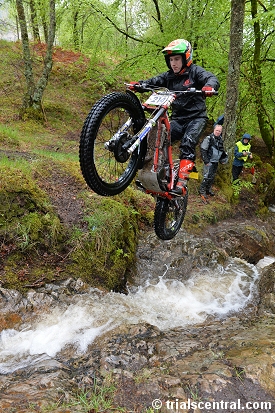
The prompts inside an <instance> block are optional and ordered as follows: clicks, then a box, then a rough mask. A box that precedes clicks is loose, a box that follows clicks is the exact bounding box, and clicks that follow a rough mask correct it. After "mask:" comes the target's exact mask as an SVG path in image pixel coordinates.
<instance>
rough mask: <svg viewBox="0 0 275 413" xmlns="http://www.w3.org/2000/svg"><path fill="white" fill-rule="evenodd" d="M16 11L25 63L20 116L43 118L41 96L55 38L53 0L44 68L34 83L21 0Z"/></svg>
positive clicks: (45, 83) (51, 2)
mask: <svg viewBox="0 0 275 413" xmlns="http://www.w3.org/2000/svg"><path fill="white" fill-rule="evenodd" d="M16 7H17V13H18V18H19V24H20V30H21V38H22V47H23V59H24V63H25V78H26V84H27V88H26V92H25V95H24V98H23V104H22V108H21V111H20V117H21V118H22V117H23V116H24V115H25V114H28V116H32V117H35V118H39V119H42V118H43V110H42V97H43V93H44V90H45V88H46V86H47V84H48V79H49V75H50V73H51V70H52V63H53V61H52V54H53V43H54V39H55V26H56V22H55V0H50V18H49V28H48V35H47V37H48V42H47V51H46V56H45V59H44V68H43V72H42V75H41V76H40V78H39V80H38V81H37V83H36V84H35V82H34V76H33V68H32V60H31V55H30V46H29V37H28V30H27V23H26V17H25V12H24V8H23V1H22V0H16Z"/></svg>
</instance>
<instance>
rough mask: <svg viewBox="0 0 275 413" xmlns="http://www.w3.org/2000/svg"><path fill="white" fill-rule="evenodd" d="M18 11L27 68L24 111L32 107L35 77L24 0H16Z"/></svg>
mask: <svg viewBox="0 0 275 413" xmlns="http://www.w3.org/2000/svg"><path fill="white" fill-rule="evenodd" d="M16 9H17V14H18V21H19V27H20V31H21V41H22V48H23V60H24V66H25V78H26V92H25V94H24V97H23V104H22V110H23V112H24V108H27V107H30V106H31V105H32V98H31V97H32V95H33V92H34V76H33V70H32V61H31V53H30V45H29V36H28V29H27V22H26V16H25V11H24V7H23V0H16Z"/></svg>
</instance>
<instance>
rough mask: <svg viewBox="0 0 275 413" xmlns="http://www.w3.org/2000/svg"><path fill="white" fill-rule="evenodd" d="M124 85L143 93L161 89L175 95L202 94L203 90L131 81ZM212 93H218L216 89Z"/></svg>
mask: <svg viewBox="0 0 275 413" xmlns="http://www.w3.org/2000/svg"><path fill="white" fill-rule="evenodd" d="M124 84H125V85H126V86H127V88H129V89H130V86H131V87H132V88H131V89H130V90H133V89H134V91H136V92H141V93H143V92H160V93H161V91H163V93H172V94H175V95H177V97H178V96H179V95H181V94H186V93H194V94H195V93H198V94H200V95H204V91H202V90H199V89H196V88H194V87H191V88H189V89H187V90H169V89H167V88H165V87H158V86H153V85H152V86H146V87H145V86H143V85H142V84H132V83H124ZM212 94H213V95H218V91H217V90H214V91H213V92H212Z"/></svg>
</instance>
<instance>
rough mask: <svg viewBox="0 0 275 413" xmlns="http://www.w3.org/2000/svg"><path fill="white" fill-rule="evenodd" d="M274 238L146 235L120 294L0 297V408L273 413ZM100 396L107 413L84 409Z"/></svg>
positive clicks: (66, 287) (64, 290)
mask: <svg viewBox="0 0 275 413" xmlns="http://www.w3.org/2000/svg"><path fill="white" fill-rule="evenodd" d="M274 230H275V229H274V224H273V220H272V219H270V220H267V221H265V222H262V221H257V222H253V223H251V222H250V221H249V222H248V221H244V222H241V223H236V222H235V221H233V222H230V221H228V222H226V223H222V224H219V225H216V226H211V227H210V228H209V229H208V230H207V231H206V232H205V233H204V234H202V235H200V236H193V235H190V234H187V233H186V232H185V231H184V230H182V231H181V232H180V233H179V235H178V236H177V237H176V238H175V239H174V240H172V241H165V242H163V241H160V240H158V239H157V238H156V237H155V235H154V234H147V235H146V236H144V237H143V239H142V240H141V241H140V244H139V248H138V251H137V268H136V271H133V273H132V274H130V275H129V285H128V291H127V293H126V294H118V293H114V292H111V293H106V292H103V291H99V290H96V289H90V287H89V286H88V285H86V284H85V283H83V282H82V281H80V280H73V279H68V280H66V281H63V282H62V283H59V284H49V285H46V286H45V287H43V288H38V289H35V290H30V291H29V292H28V293H27V294H24V295H22V294H21V293H19V292H18V291H13V290H5V289H3V288H2V289H1V300H0V306H1V314H2V315H1V319H0V321H1V330H2V333H1V341H0V372H1V375H0V394H1V400H0V410H1V411H3V412H7V413H9V412H20V413H21V412H22V413H25V412H33V411H38V412H40V411H41V412H43V411H51V412H54V413H55V412H79V411H83V412H95V411H103V410H105V411H119V407H121V408H122V407H123V408H124V409H125V411H127V412H130V411H131V412H150V411H151V412H152V411H161V412H166V411H167V412H168V411H183V412H184V411H185V412H199V411H202V412H212V411H220V412H222V411H232V412H235V411H242V412H261V411H262V412H266V411H271V412H273V411H275V381H274V378H275V370H274V365H275V364H274V363H275V360H274V358H275V329H274V317H275V288H274V285H275V283H274V277H275V264H274V263H273V261H274V257H275V247H274ZM264 257H265V258H264ZM267 257H270V258H269V259H268V258H267ZM257 263H258V265H256V264H257ZM113 385H114V388H113V390H112V391H111V390H110V389H111V388H112V386H113ZM104 389H105V390H106V389H109V390H108V391H110V394H107V395H105V396H106V397H105V399H106V400H109V402H110V404H109V405H108V406H109V407H108V406H107V405H105V407H104V409H103V410H102V407H100V408H97V407H96V406H95V405H92V404H91V403H90V404H89V403H88V402H87V403H86V404H85V403H84V402H83V400H82V403H81V402H80V399H81V397H80V396H81V395H82V399H83V397H84V396H83V395H84V394H85V396H87V397H89V395H91V394H92V393H93V392H95V391H98V392H99V394H100V391H103V390H104ZM106 391H107V390H106ZM76 394H78V398H76V397H75V395H76ZM85 400H86V401H87V398H86V399H85ZM90 400H91V399H90ZM153 401H154V402H153ZM152 402H153V405H152ZM188 403H189V404H188ZM192 403H193V404H192ZM207 403H216V405H213V404H212V405H210V404H207ZM225 403H227V404H225ZM213 406H214V407H213ZM100 409H101V410H100Z"/></svg>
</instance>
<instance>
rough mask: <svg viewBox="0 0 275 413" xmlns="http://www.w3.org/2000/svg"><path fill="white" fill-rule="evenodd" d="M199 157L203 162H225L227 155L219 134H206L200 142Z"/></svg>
mask: <svg viewBox="0 0 275 413" xmlns="http://www.w3.org/2000/svg"><path fill="white" fill-rule="evenodd" d="M201 157H202V160H203V162H204V163H205V164H208V163H210V162H211V163H216V162H221V163H227V161H228V156H227V153H226V152H225V150H224V147H223V140H222V137H221V136H214V133H211V134H210V135H208V136H206V137H205V138H204V140H203V141H202V143H201Z"/></svg>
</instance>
